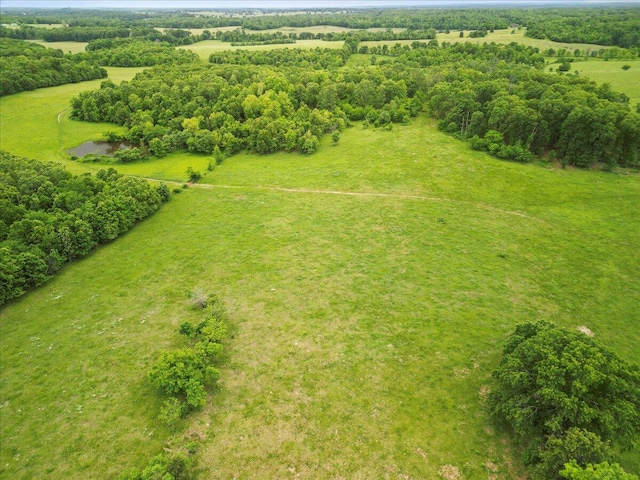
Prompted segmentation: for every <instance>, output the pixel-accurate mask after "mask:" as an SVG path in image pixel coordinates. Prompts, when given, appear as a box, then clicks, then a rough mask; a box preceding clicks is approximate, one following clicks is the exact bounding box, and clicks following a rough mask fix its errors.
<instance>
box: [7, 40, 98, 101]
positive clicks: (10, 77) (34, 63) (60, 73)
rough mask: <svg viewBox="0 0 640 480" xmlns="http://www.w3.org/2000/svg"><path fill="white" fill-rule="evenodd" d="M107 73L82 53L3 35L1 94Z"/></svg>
mask: <svg viewBox="0 0 640 480" xmlns="http://www.w3.org/2000/svg"><path fill="white" fill-rule="evenodd" d="M106 76H107V72H106V70H105V69H104V68H101V67H99V66H98V65H96V64H95V63H93V62H88V61H86V60H85V59H84V58H82V56H80V55H70V54H63V53H62V50H54V49H51V48H46V47H43V46H41V45H37V44H34V43H31V42H25V41H22V40H13V39H9V38H0V96H4V95H11V94H13V93H18V92H22V91H25V90H33V89H35V88H42V87H52V86H55V85H63V84H65V83H77V82H83V81H85V80H95V79H97V78H105V77H106Z"/></svg>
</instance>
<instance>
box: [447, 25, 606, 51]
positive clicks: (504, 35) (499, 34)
mask: <svg viewBox="0 0 640 480" xmlns="http://www.w3.org/2000/svg"><path fill="white" fill-rule="evenodd" d="M511 32H513V33H511ZM525 32H526V29H525V28H523V29H515V31H514V29H511V28H507V29H504V30H495V31H494V32H489V33H487V36H486V37H481V38H468V37H469V33H470V32H469V31H464V37H463V38H460V32H459V31H453V32H451V33H439V34H437V35H436V38H437V40H438V41H439V42H442V41H447V42H450V43H454V42H471V43H479V44H483V43H484V42H488V43H491V42H496V43H504V44H509V43H511V42H517V43H520V44H522V45H526V46H528V47H538V48H539V49H540V51H543V50H546V49H548V48H554V49H556V50H557V49H559V48H566V49H567V50H570V51H571V52H572V53H573V51H574V50H575V49H580V50H585V51H590V52H591V51H594V50H600V49H601V48H605V49H606V48H611V47H605V46H602V45H593V44H589V43H566V42H554V41H552V40H542V39H538V38H529V37H525Z"/></svg>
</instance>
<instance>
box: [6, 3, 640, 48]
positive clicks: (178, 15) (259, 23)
mask: <svg viewBox="0 0 640 480" xmlns="http://www.w3.org/2000/svg"><path fill="white" fill-rule="evenodd" d="M256 12H257V13H259V14H258V15H255V13H256ZM236 13H238V12H236ZM239 13H244V15H242V16H240V15H234V16H232V15H224V14H223V15H203V14H198V13H186V12H175V11H174V12H171V11H147V12H140V13H138V12H105V11H81V10H68V11H64V12H60V11H55V10H50V11H44V10H27V11H22V10H16V11H15V13H14V11H13V10H6V11H5V12H4V13H3V15H2V17H1V19H0V20H1V23H3V24H11V23H16V24H18V25H19V28H15V29H13V28H5V27H2V28H0V36H13V37H14V38H23V39H24V38H44V37H45V36H46V37H47V38H57V39H65V40H72V39H79V38H84V39H85V40H84V41H88V40H89V39H90V37H91V36H92V35H94V36H93V37H91V38H105V37H104V35H105V32H106V30H105V29H123V28H124V29H126V28H131V29H135V28H143V27H147V28H148V27H162V28H182V29H188V28H219V27H233V26H235V27H242V28H243V29H247V30H268V29H277V28H281V27H284V26H286V27H298V28H304V27H315V26H319V25H334V26H339V27H345V28H352V29H359V30H360V29H368V28H383V29H393V28H403V29H407V30H409V32H408V33H405V35H408V39H417V38H418V36H420V35H416V33H415V32H416V31H421V30H422V31H431V30H432V29H433V30H437V31H441V32H445V31H450V30H477V31H482V30H487V31H488V30H493V29H502V28H513V27H516V26H517V27H520V26H523V27H527V35H529V36H531V37H533V38H549V39H551V40H557V41H563V42H580V43H593V44H599V45H609V46H619V47H623V48H633V47H635V48H640V16H638V15H637V10H636V8H634V7H626V8H622V7H608V8H607V7H600V8H598V10H597V14H596V15H594V10H593V9H587V8H574V9H568V8H543V9H539V8H535V9H524V8H518V9H513V8H512V9H492V8H480V9H478V8H475V9H457V10H447V9H444V10H441V9H420V10H416V9H366V10H362V9H358V10H353V11H345V10H344V9H334V10H331V9H323V10H318V11H310V12H306V13H293V14H292V13H291V12H286V11H282V10H274V11H273V10H272V11H264V10H259V9H251V10H247V11H245V12H239ZM262 13H269V15H263V14H262ZM29 24H64V25H68V27H67V28H59V29H52V30H45V29H39V28H34V27H31V26H29ZM87 29H88V30H87ZM92 29H93V33H91V30H92ZM112 36H114V37H115V36H123V35H122V34H118V35H113V34H112ZM423 38H431V37H423ZM396 39H400V38H396ZM386 40H390V39H386ZM50 41H52V40H50ZM238 41H243V42H245V41H249V40H238Z"/></svg>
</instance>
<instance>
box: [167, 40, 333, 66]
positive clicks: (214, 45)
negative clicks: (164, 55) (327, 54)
mask: <svg viewBox="0 0 640 480" xmlns="http://www.w3.org/2000/svg"><path fill="white" fill-rule="evenodd" d="M343 45H344V42H324V41H322V40H297V41H296V43H289V44H284V45H283V44H274V45H249V46H240V47H233V46H231V44H230V43H227V42H221V41H220V40H203V41H201V42H196V43H192V44H191V45H180V46H179V47H176V48H182V49H186V50H191V51H193V52H195V53H197V54H198V56H199V57H200V58H201V59H202V60H205V61H208V60H209V56H210V55H211V54H212V53H216V52H220V51H222V50H236V49H241V50H276V49H281V48H302V49H308V50H311V49H313V48H318V47H320V48H342V47H343Z"/></svg>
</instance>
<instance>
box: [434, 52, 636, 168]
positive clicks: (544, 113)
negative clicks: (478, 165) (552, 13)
mask: <svg viewBox="0 0 640 480" xmlns="http://www.w3.org/2000/svg"><path fill="white" fill-rule="evenodd" d="M469 48H470V46H469ZM481 48H482V49H483V50H484V48H485V47H481ZM516 52H517V49H516V50H515V51H514V54H515V57H514V58H515V60H516V61H517V62H518V63H524V64H525V65H512V64H506V63H503V62H496V61H494V60H490V59H487V58H484V57H482V55H481V56H480V58H478V59H474V60H471V59H469V60H468V61H466V62H462V63H456V64H442V65H441V67H440V68H438V69H437V71H434V76H433V77H432V78H433V81H432V85H431V87H430V88H429V89H428V91H427V98H428V105H429V111H430V112H431V114H432V115H433V116H434V117H435V118H437V119H439V120H440V123H439V126H440V128H441V129H443V130H445V131H448V132H450V133H454V134H456V135H459V136H460V137H461V138H466V139H468V140H469V141H470V143H471V146H472V147H473V148H475V149H478V150H486V151H488V152H490V153H491V154H493V155H495V156H498V157H500V158H505V159H511V160H517V161H528V160H529V159H531V155H532V153H533V154H544V153H545V152H549V151H552V152H553V155H555V156H557V158H559V159H561V161H562V162H563V163H564V164H572V165H576V166H580V167H589V166H591V165H593V164H595V163H597V162H605V163H607V164H609V165H610V166H615V165H621V166H628V167H637V166H639V165H640V114H638V113H637V112H632V111H631V110H630V108H629V106H628V100H629V99H628V97H626V95H624V94H619V93H617V92H614V91H613V90H611V88H610V87H609V85H608V84H603V85H600V86H598V85H596V84H595V83H594V82H591V81H589V80H588V79H583V78H580V77H577V76H573V75H572V76H561V75H550V74H546V73H544V72H543V71H542V70H541V69H540V68H536V67H540V66H541V65H540V64H539V62H538V60H539V58H538V57H539V56H537V55H536V54H532V55H530V56H529V57H528V58H529V60H530V61H533V62H534V65H533V66H527V63H528V61H524V62H523V61H521V58H520V56H519V55H518V54H517V53H516Z"/></svg>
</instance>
